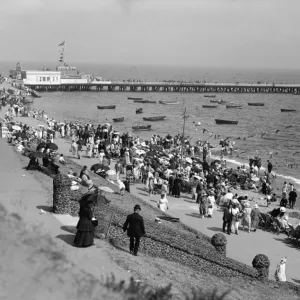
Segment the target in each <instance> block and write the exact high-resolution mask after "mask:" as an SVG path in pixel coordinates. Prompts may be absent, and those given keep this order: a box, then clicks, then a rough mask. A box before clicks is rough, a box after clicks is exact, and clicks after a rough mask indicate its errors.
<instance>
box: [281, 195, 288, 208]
mask: <svg viewBox="0 0 300 300" xmlns="http://www.w3.org/2000/svg"><path fill="white" fill-rule="evenodd" d="M287 204H288V199H287V193H286V192H283V193H282V198H281V200H280V207H286V206H287Z"/></svg>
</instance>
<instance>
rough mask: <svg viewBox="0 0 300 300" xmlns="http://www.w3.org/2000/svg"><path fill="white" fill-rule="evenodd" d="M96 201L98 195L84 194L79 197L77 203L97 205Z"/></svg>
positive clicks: (93, 193)
mask: <svg viewBox="0 0 300 300" xmlns="http://www.w3.org/2000/svg"><path fill="white" fill-rule="evenodd" d="M97 199H98V193H95V192H89V193H87V194H84V195H83V196H82V197H81V199H80V201H79V203H80V205H83V204H84V203H87V202H93V203H97Z"/></svg>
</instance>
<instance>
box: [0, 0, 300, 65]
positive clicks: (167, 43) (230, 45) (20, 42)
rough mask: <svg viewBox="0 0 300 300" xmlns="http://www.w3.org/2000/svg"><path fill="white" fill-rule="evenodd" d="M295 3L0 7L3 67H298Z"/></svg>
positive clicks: (94, 1)
mask: <svg viewBox="0 0 300 300" xmlns="http://www.w3.org/2000/svg"><path fill="white" fill-rule="evenodd" d="M299 13H300V0H85V1H83V0H0V47H1V51H0V60H10V61H56V60H58V47H57V46H58V44H59V43H61V42H62V41H64V40H66V42H67V51H68V61H69V62H70V63H71V62H97V63H116V64H118V63H122V64H136V65H138V64H158V65H161V64H163V65H184V66H190V65H195V66H213V67H214V66H215V67H223V66H224V67H225V66H229V67H234V68H239V67H260V68H298V67H299V66H300V56H299V49H300V32H299V29H300V17H299Z"/></svg>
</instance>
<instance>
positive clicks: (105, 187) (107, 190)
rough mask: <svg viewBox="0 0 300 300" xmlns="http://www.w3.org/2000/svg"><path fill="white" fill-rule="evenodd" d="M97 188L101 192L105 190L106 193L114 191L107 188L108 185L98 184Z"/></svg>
mask: <svg viewBox="0 0 300 300" xmlns="http://www.w3.org/2000/svg"><path fill="white" fill-rule="evenodd" d="M98 189H99V190H101V191H103V192H106V193H113V192H114V191H113V190H112V189H111V188H109V187H108V186H99V187H98Z"/></svg>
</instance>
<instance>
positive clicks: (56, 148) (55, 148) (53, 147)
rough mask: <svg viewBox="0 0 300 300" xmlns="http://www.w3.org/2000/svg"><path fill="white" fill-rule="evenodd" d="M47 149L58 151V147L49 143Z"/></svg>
mask: <svg viewBox="0 0 300 300" xmlns="http://www.w3.org/2000/svg"><path fill="white" fill-rule="evenodd" d="M46 149H50V150H58V146H57V145H56V144H54V143H49V144H47V145H46Z"/></svg>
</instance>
